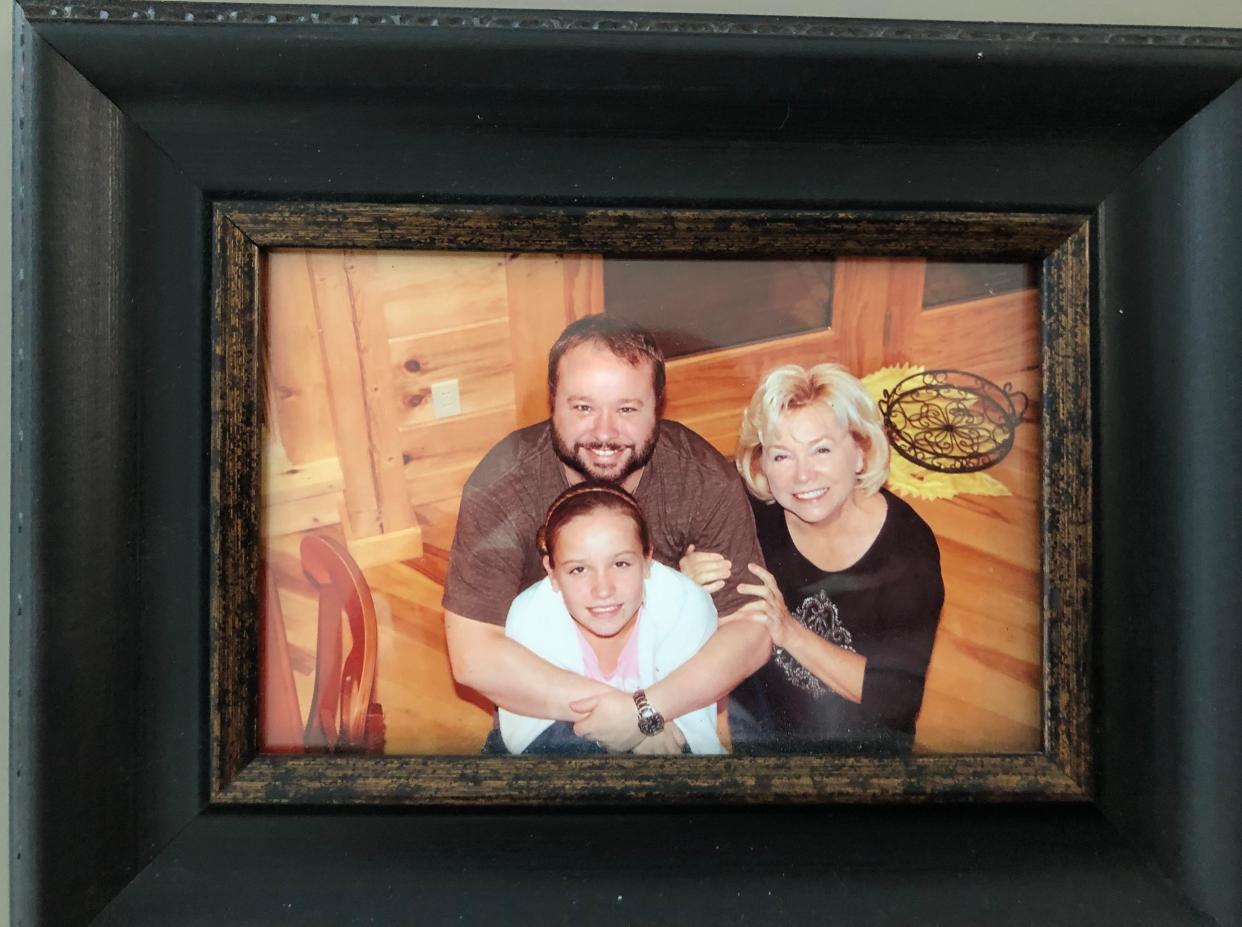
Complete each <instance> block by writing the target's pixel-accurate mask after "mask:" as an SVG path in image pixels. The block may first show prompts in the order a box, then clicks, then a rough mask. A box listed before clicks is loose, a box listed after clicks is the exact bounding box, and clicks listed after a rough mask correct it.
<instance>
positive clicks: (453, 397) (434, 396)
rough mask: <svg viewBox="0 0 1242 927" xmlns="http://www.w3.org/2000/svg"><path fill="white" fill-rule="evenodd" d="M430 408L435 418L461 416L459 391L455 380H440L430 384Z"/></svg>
mask: <svg viewBox="0 0 1242 927" xmlns="http://www.w3.org/2000/svg"><path fill="white" fill-rule="evenodd" d="M431 408H432V409H433V410H435V413H436V418H448V417H449V416H451V415H461V390H460V389H459V388H458V386H457V381H456V380H441V381H440V382H439V383H432V384H431Z"/></svg>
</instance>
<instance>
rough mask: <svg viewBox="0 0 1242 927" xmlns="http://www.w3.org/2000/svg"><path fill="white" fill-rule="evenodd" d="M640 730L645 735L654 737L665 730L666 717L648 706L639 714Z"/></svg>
mask: <svg viewBox="0 0 1242 927" xmlns="http://www.w3.org/2000/svg"><path fill="white" fill-rule="evenodd" d="M638 730H639V731H640V732H641V733H642V734H643V735H644V736H645V737H654V736H655V735H656V734H658V733H660V732H661V731H662V730H664V717H663V716H662V715H661V714H660V713H659V712H658V711H656V710H655V709H654V708H647V709H646V710H644V711H643V712H642V713H641V714H640V715H639V716H638Z"/></svg>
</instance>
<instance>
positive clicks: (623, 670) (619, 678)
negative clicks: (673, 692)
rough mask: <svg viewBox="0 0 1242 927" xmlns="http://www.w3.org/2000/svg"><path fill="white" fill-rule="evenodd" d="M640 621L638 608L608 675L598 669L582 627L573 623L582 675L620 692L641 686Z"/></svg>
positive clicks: (641, 614)
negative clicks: (580, 651)
mask: <svg viewBox="0 0 1242 927" xmlns="http://www.w3.org/2000/svg"><path fill="white" fill-rule="evenodd" d="M642 621H643V613H642V610H641V609H639V612H638V617H637V618H636V619H635V620H634V625H633V627H631V628H630V639H629V640H627V641H626V642H625V646H624V647H622V648H621V653H620V655H619V656H618V657H617V668H616V669H615V670H613V672H612V673H611V674H610V675H605V673H604V671H603V670H601V669H600V666H599V657H598V656H597V655H596V653H595V650H594V648H593V647H592V646H591V642H590V641H589V640H587V637H586V635H585V634H583V633H582V629H581V628H579V627H578V626H577V625H575V626H574V630H575V631H577V632H578V643H579V645H580V646H581V647H582V669H583V675H584V676H586V677H587V678H589V679H594V680H596V681H597V682H602V683H605V684H606V685H610V686H613V687H614V688H617V689H620V690H621V691H622V692H634V691H636V690H638V689H640V688H642V682H641V680H640V679H639V673H638V634H639V627H640V626H641V625H642Z"/></svg>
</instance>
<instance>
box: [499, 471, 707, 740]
mask: <svg viewBox="0 0 1242 927" xmlns="http://www.w3.org/2000/svg"><path fill="white" fill-rule="evenodd" d="M538 544H539V551H540V553H541V554H542V555H543V565H544V569H545V570H546V571H547V574H548V575H547V577H546V578H545V579H543V580H541V581H540V582H538V583H536V584H535V585H533V586H531V587H530V588H529V589H526V590H525V591H524V592H522V593H521V594H520V595H519V596H518V597H517V598H516V599H514V600H513V605H512V606H511V607H510V609H509V615H508V618H507V619H506V620H505V635H506V636H507V637H510V638H512V639H513V640H515V641H517V642H518V643H519V644H522V645H523V646H524V647H526V648H527V649H528V650H531V651H533V652H534V653H536V654H538V655H539V656H541V657H543V658H544V659H545V660H547V661H548V662H550V663H552V664H554V665H555V666H558V667H561V668H562V669H566V670H569V671H570V672H574V673H579V674H581V675H583V676H587V677H590V678H591V679H595V680H598V681H600V682H604V683H607V684H608V685H611V686H615V687H616V688H618V689H621V690H622V691H625V692H634V691H636V690H638V689H642V688H645V687H647V686H649V685H651V684H653V683H655V682H656V681H658V680H660V679H663V678H664V677H665V676H667V675H668V674H669V673H671V672H672V671H673V670H674V669H676V668H677V667H678V666H680V665H681V664H682V663H684V662H685V661H686V660H688V659H689V658H690V657H691V656H693V655H694V654H695V653H696V652H697V651H698V649H699V648H700V647H701V646H703V643H704V641H706V640H707V638H708V637H710V636H711V634H712V632H713V631H715V629H716V609H715V607H714V606H713V605H712V600H711V596H709V595H708V594H707V593H706V592H704V591H703V590H702V589H701V588H700V587H699V586H698V585H696V584H695V583H694V582H693V581H692V580H690V579H688V578H687V577H685V576H683V575H682V574H681V573H678V572H677V571H675V570H672V569H669V568H668V567H666V566H664V565H663V564H660V563H657V562H655V561H653V560H652V558H651V552H652V547H651V538H650V533H649V532H648V529H647V521H646V519H645V518H643V513H642V510H641V509H640V508H639V507H638V503H636V502H635V501H634V499H633V497H632V496H630V494H629V493H627V492H625V491H624V490H623V489H620V488H619V487H617V486H614V485H613V484H611V483H604V482H600V481H596V480H587V481H586V482H582V483H578V484H576V485H574V486H571V487H570V488H569V489H567V490H565V491H564V492H563V493H561V494H560V495H559V496H558V497H557V498H556V499H555V500H554V501H553V503H552V505H551V506H550V507H549V508H548V514H547V516H546V518H545V519H544V523H543V527H542V528H541V529H540V530H539V536H538ZM499 714H500V736H501V738H502V739H503V741H504V745H505V747H506V748H507V749H508V751H509V752H510V753H536V752H542V753H589V752H597V751H602V748H598V747H597V746H596V745H595V744H593V743H592V742H590V741H585V740H583V739H581V738H578V737H576V736H575V735H574V734H573V725H572V724H570V723H569V722H565V721H560V722H553V721H550V720H547V719H544V718H529V717H526V716H524V715H517V714H514V713H513V712H510V711H506V710H505V709H503V708H502V709H500V710H499ZM656 736H657V737H658V738H663V739H665V740H667V741H668V743H667V744H660V745H650V746H653V747H655V746H659V747H663V748H667V749H656V750H652V751H651V752H673V751H674V750H680V745H681V744H682V743H684V744H685V745H686V746H687V747H688V748H689V750H690V751H691V752H692V753H723V752H724V748H723V747H722V746H721V744H720V739H719V738H718V737H717V735H716V708H715V706H714V705H709V706H707V707H706V708H701V709H699V710H698V711H694V712H691V713H689V714H686V715H683V716H681V717H680V718H677V719H675V720H671V721H670V722H669V723H668V724H667V725H666V726H665V730H664V732H663V733H661V734H659V735H656ZM654 739H655V738H648V740H654ZM674 745H675V746H674ZM636 749H638V750H639V751H640V752H643V751H642V745H640V747H639V748H636Z"/></svg>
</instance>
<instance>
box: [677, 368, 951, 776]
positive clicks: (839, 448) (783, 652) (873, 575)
mask: <svg viewBox="0 0 1242 927" xmlns="http://www.w3.org/2000/svg"><path fill="white" fill-rule="evenodd" d="M736 462H737V467H738V470H739V472H740V473H741V475H742V479H743V480H744V481H745V483H746V486H747V488H748V489H749V490H750V494H751V496H752V502H751V504H752V507H753V508H754V511H755V522H756V529H757V531H758V535H759V543H760V546H761V547H762V549H763V556H764V559H765V560H766V561H767V565H768V569H767V570H765V569H763V568H762V567H759V566H757V565H751V567H750V570H751V572H752V573H753V574H754V575H755V577H756V579H757V582H755V583H754V584H745V585H741V586H739V587H738V591H739V592H745V593H747V594H749V595H753V596H754V600H753V601H752V602H750V603H748V604H747V605H745V606H743V607H742V608H741V609H740V610H738V611H736V612H734V613H733V614H732V615H730V616H728V617H726V618H723V619H721V623H722V624H723V623H726V622H729V621H754V622H758V623H760V624H762V625H763V626H764V628H766V629H767V631H768V634H769V635H770V636H771V638H772V659H771V660H769V661H768V663H767V664H765V665H764V666H763V667H762V668H760V669H759V671H758V672H756V673H755V674H754V675H752V676H751V677H750V678H748V679H746V680H744V681H743V682H742V683H741V684H740V685H739V686H738V687H737V689H736V690H735V691H734V692H733V695H732V696H731V698H730V702H729V718H730V727H731V730H732V735H733V748H734V750H735V751H736V752H738V753H766V752H795V753H806V752H812V753H818V752H888V753H892V752H896V753H903V752H908V751H909V750H910V748H911V747H912V745H913V742H914V724H915V720H916V719H917V717H918V713H919V708H920V706H921V705H922V701H923V682H924V678H925V676H926V673H927V663H928V660H929V658H930V656H931V650H932V644H933V642H934V640H935V636H936V626H937V623H938V622H939V619H940V608H941V606H942V605H943V603H944V584H943V581H942V579H941V575H940V551H939V549H938V547H937V546H936V539H935V537H934V535H933V534H932V532H931V529H930V528H928V526H927V524H926V523H925V522H924V521H923V520H922V519H921V518H920V517H919V516H918V515H917V514H916V513H915V512H914V510H913V509H912V508H910V506H909V505H907V504H906V503H905V502H903V501H902V500H900V499H898V498H897V497H896V496H894V495H893V494H892V493H890V492H889V491H888V490H886V489H884V488H883V486H884V482H885V480H887V478H888V465H889V448H888V441H887V438H886V437H885V434H884V426H883V422H882V420H881V418H880V413H879V409H878V408H877V407H876V404H875V402H874V401H873V400H872V399H871V397H870V396H869V395H868V394H867V391H866V389H865V388H864V387H863V385H862V384H861V383H860V382H859V381H858V380H857V379H856V378H855V377H853V376H851V375H850V374H849V373H848V372H847V371H846V370H845V369H844V368H843V367H840V366H838V365H836V364H820V365H819V366H816V367H812V368H810V369H809V370H807V369H804V368H802V367H799V366H796V365H792V364H791V365H788V366H784V367H780V368H778V369H776V370H773V371H772V372H771V373H769V374H768V375H767V377H765V378H764V380H763V382H762V383H761V384H760V386H759V389H758V391H757V392H756V393H755V395H754V397H752V399H751V401H750V405H749V407H748V408H747V410H746V414H745V416H744V417H743V419H742V428H741V434H740V436H739V440H738V446H737V452H736ZM725 567H726V564H725V561H724V560H723V558H720V557H718V556H716V555H715V554H711V553H707V552H691V553H690V554H689V555H687V557H686V558H685V559H684V560H683V561H682V570H683V572H685V573H687V575H689V576H691V578H693V579H695V580H696V581H698V582H700V584H702V585H704V586H707V587H710V584H711V583H712V582H715V581H718V577H719V575H720V572H721V570H722V569H724V568H725Z"/></svg>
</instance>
